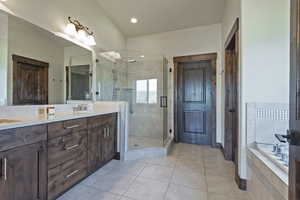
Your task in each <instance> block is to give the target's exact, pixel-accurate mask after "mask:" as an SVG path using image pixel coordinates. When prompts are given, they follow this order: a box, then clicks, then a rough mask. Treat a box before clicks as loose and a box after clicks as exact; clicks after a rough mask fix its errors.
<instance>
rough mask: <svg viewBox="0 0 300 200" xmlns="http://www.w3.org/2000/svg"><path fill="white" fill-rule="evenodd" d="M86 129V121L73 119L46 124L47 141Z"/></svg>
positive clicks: (84, 119)
mask: <svg viewBox="0 0 300 200" xmlns="http://www.w3.org/2000/svg"><path fill="white" fill-rule="evenodd" d="M86 128H87V119H86V118H82V119H73V120H68V121H63V122H55V123H50V124H48V139H52V138H55V137H59V136H63V135H67V134H70V133H73V132H77V131H81V130H84V129H86Z"/></svg>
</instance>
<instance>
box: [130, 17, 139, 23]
mask: <svg viewBox="0 0 300 200" xmlns="http://www.w3.org/2000/svg"><path fill="white" fill-rule="evenodd" d="M130 22H131V23H132V24H136V23H138V19H137V18H135V17H133V18H131V19H130Z"/></svg>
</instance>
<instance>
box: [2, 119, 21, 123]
mask: <svg viewBox="0 0 300 200" xmlns="http://www.w3.org/2000/svg"><path fill="white" fill-rule="evenodd" d="M17 122H21V120H15V119H1V118H0V124H9V123H17Z"/></svg>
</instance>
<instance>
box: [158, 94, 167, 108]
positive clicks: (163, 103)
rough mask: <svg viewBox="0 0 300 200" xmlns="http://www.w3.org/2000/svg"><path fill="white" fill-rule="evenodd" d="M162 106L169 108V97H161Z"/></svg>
mask: <svg viewBox="0 0 300 200" xmlns="http://www.w3.org/2000/svg"><path fill="white" fill-rule="evenodd" d="M160 107H161V108H167V107H168V97H167V96H161V97H160Z"/></svg>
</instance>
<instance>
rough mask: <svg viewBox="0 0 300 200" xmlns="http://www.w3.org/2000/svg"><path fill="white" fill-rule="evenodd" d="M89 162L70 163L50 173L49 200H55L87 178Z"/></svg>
mask: <svg viewBox="0 0 300 200" xmlns="http://www.w3.org/2000/svg"><path fill="white" fill-rule="evenodd" d="M87 169H88V168H87V160H86V159H85V160H82V161H79V162H72V161H70V162H68V163H66V164H63V165H60V166H58V167H56V168H53V169H51V170H49V171H48V200H52V199H53V200H54V199H56V198H57V197H58V196H59V195H61V194H62V193H63V192H65V191H67V190H68V189H70V188H71V187H72V186H74V185H75V184H77V183H78V182H79V181H81V180H82V179H83V178H85V177H86V176H87V174H88V173H87V172H88V171H87Z"/></svg>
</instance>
